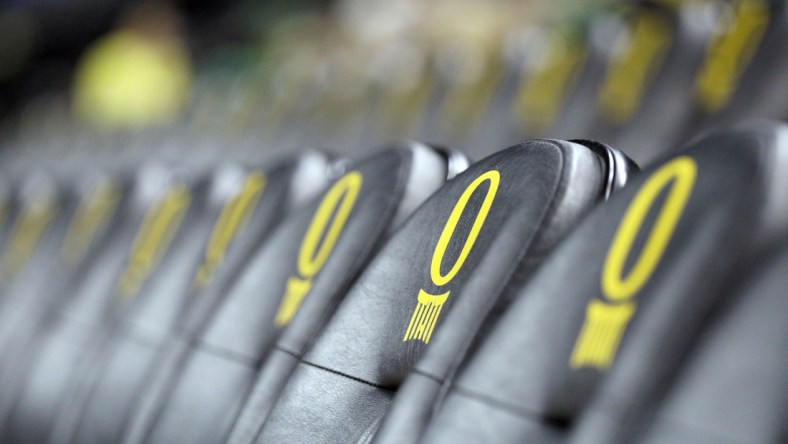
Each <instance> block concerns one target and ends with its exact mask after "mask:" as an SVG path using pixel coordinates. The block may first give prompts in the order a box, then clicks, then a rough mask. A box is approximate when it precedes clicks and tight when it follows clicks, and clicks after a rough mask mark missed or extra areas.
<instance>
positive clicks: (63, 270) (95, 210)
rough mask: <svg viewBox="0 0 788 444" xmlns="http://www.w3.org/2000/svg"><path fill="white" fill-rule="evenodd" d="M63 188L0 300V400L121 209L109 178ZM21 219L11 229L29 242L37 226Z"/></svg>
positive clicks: (117, 188) (117, 187)
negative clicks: (0, 358) (24, 262)
mask: <svg viewBox="0 0 788 444" xmlns="http://www.w3.org/2000/svg"><path fill="white" fill-rule="evenodd" d="M63 188H65V189H64V190H63V191H62V193H60V194H61V195H62V196H61V197H60V198H58V199H57V202H54V201H53V202H52V208H50V210H48V211H51V212H54V213H56V214H49V215H47V214H45V213H46V211H45V212H41V213H40V214H39V216H38V217H39V218H42V217H43V218H49V222H48V225H49V226H50V228H49V229H46V230H43V229H42V231H41V233H40V235H38V236H33V237H38V241H37V242H34V243H33V242H30V241H31V239H30V238H29V239H28V241H27V242H28V243H32V244H35V245H37V246H36V247H35V248H34V251H33V252H32V254H31V255H30V258H29V260H28V262H29V264H28V265H27V266H26V267H24V268H25V269H24V271H23V272H22V273H20V275H19V276H18V278H16V279H14V280H13V281H12V282H11V284H10V286H9V287H7V288H6V289H5V291H4V294H3V296H2V298H3V310H2V311H0V353H2V354H3V355H4V356H14V357H15V359H12V360H4V361H3V363H2V366H0V391H2V393H3V394H4V396H3V397H4V398H5V397H6V396H9V394H11V393H13V391H14V389H15V387H14V384H15V378H16V377H17V376H18V374H19V370H20V369H21V368H23V367H24V366H23V365H22V364H23V363H24V362H25V361H26V359H25V358H26V357H27V356H28V351H29V349H30V348H31V341H34V339H35V338H36V337H37V334H38V333H39V331H41V330H43V329H45V328H46V324H47V322H48V321H49V318H50V316H51V315H52V313H54V311H55V310H57V309H58V308H59V307H61V306H62V304H64V303H66V302H67V301H68V299H69V296H70V295H69V294H68V293H67V292H64V291H63V288H64V287H68V286H69V285H72V283H73V282H74V280H75V279H78V277H79V276H80V275H81V273H82V272H83V271H84V267H85V265H86V264H87V263H89V262H90V257H91V256H92V255H93V254H94V253H95V252H96V251H98V250H99V249H100V248H101V247H102V245H104V244H105V243H106V242H107V239H108V238H109V236H110V228H112V227H114V226H116V225H117V223H118V218H119V212H118V211H117V209H118V208H119V206H121V205H122V201H123V198H124V195H125V190H124V189H123V186H122V184H121V183H120V182H119V181H117V180H115V178H111V177H109V176H107V175H103V174H98V175H86V176H85V177H82V178H80V180H78V181H73V182H71V183H65V184H64V186H63ZM55 207H57V208H58V209H57V210H56V209H55ZM25 213H26V212H25V211H23V212H22V213H20V214H21V216H20V218H19V219H18V220H15V222H14V225H15V226H18V227H22V226H25V227H26V228H27V236H30V230H37V229H39V228H40V227H41V225H39V224H38V223H37V222H36V221H35V220H32V219H35V218H36V216H33V215H32V214H28V215H24V214H25ZM37 227H39V228H37ZM23 231H24V230H16V229H14V233H13V234H11V236H12V237H13V238H14V239H15V240H14V241H13V242H12V244H14V243H17V240H18V239H19V238H20V237H25V233H23ZM9 245H11V244H9ZM13 249H14V247H11V249H10V250H9V254H12V253H10V251H11V250H13ZM20 366H21V367H20ZM11 397H12V396H11Z"/></svg>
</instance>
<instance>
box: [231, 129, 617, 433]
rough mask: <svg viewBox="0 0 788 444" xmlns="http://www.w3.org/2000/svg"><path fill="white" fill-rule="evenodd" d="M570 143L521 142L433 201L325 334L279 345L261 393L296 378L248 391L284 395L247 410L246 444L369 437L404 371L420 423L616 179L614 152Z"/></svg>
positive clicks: (408, 225) (386, 250)
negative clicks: (250, 425)
mask: <svg viewBox="0 0 788 444" xmlns="http://www.w3.org/2000/svg"><path fill="white" fill-rule="evenodd" d="M581 143H582V142H578V143H573V142H565V141H557V140H533V141H528V142H525V143H522V144H521V145H517V146H514V147H511V148H509V149H506V150H503V151H501V152H499V153H497V154H495V155H492V156H490V157H487V158H486V159H484V160H481V161H479V162H477V163H475V164H474V165H472V166H471V167H470V168H469V169H468V170H467V171H466V172H464V173H463V174H461V175H459V176H458V177H456V178H455V179H454V180H452V181H451V182H450V183H448V184H446V185H445V186H444V187H443V188H441V189H440V190H439V191H438V192H437V193H436V194H435V195H433V196H432V197H431V198H430V199H429V200H428V201H427V202H426V203H425V204H424V206H422V207H421V208H420V210H419V211H417V212H416V213H415V214H414V215H413V217H412V218H411V219H410V220H408V222H407V223H406V224H405V225H404V226H403V227H402V229H401V230H400V231H399V232H398V233H397V234H396V235H395V236H394V237H393V238H392V239H391V240H390V241H389V243H388V244H387V245H386V246H385V247H384V249H383V250H382V251H381V253H380V254H379V255H378V257H377V258H376V259H375V261H373V262H372V263H371V264H370V265H369V267H368V268H367V269H366V270H365V272H364V273H363V274H362V275H361V276H360V277H359V279H358V280H357V282H356V283H355V285H354V286H353V288H352V289H351V290H350V292H349V293H348V295H347V297H346V298H345V300H344V301H342V304H341V305H340V306H339V308H338V309H337V312H336V314H335V315H334V317H332V318H331V319H330V321H329V322H328V323H327V324H326V327H325V328H324V329H323V331H322V332H319V334H316V333H318V332H315V331H314V328H313V329H312V330H310V329H309V328H308V326H307V325H308V324H307V325H305V326H302V329H303V331H304V332H308V333H310V334H309V335H305V336H303V337H298V336H295V337H288V336H289V335H284V336H283V341H280V344H279V348H278V350H277V352H276V353H278V361H275V362H272V365H276V366H278V367H279V368H278V369H273V370H272V373H275V372H279V373H280V375H279V376H278V377H277V376H276V375H272V374H266V372H267V371H268V370H269V368H268V367H266V368H264V373H263V374H262V379H261V382H264V381H265V380H266V378H267V377H270V376H273V377H272V378H271V380H272V381H274V382H275V383H278V384H282V383H283V382H284V379H286V377H287V375H288V374H289V373H290V370H291V369H293V368H294V371H293V372H292V376H291V377H290V379H289V381H287V383H286V385H284V386H283V387H281V388H280V387H276V386H275V385H268V386H267V387H262V388H261V387H260V386H258V387H257V388H256V390H266V391H269V393H270V395H269V402H270V400H273V398H274V397H275V394H276V393H278V392H279V391H281V395H280V396H279V397H278V400H277V401H276V403H275V405H274V406H273V408H271V407H269V406H266V405H264V404H262V403H258V404H257V406H253V408H255V409H256V410H257V411H254V412H253V413H252V415H253V414H258V415H261V416H265V414H266V413H267V412H268V410H269V409H270V415H268V417H267V420H266V421H265V423H264V424H263V425H262V429H261V431H260V432H259V435H258V436H257V441H260V442H356V441H365V440H368V439H369V438H370V437H371V436H372V434H373V433H374V431H375V429H376V427H377V426H378V423H379V421H380V420H381V418H382V417H383V415H384V414H385V412H386V410H387V409H388V407H389V405H390V404H391V401H392V398H393V397H394V394H395V391H396V390H397V389H398V388H399V387H400V384H402V382H403V381H404V380H405V378H406V376H408V374H409V373H410V372H411V371H414V372H416V373H418V374H419V376H413V377H414V378H415V379H414V380H413V383H412V384H413V386H414V387H416V390H412V391H408V392H407V393H406V394H403V396H404V399H403V401H402V402H403V404H404V403H408V402H412V403H413V405H414V408H415V409H416V410H417V412H415V414H413V415H412V416H410V417H411V418H415V420H416V421H420V422H422V423H423V422H426V421H427V420H428V418H429V412H430V405H431V403H432V402H433V400H434V398H435V396H437V394H438V392H439V391H440V389H441V382H442V381H443V380H444V379H445V378H448V377H450V375H451V372H452V370H453V365H454V363H455V361H456V359H458V358H460V357H461V356H462V354H463V353H464V352H465V350H466V348H467V346H468V344H469V342H470V341H471V339H472V338H473V336H474V334H475V333H476V331H477V329H478V328H479V327H480V325H482V324H483V322H484V320H485V318H486V317H487V316H488V315H490V316H492V317H494V316H496V312H498V311H500V310H501V309H502V308H503V307H504V306H505V305H506V304H507V303H508V301H509V299H510V297H511V292H510V291H508V290H509V287H508V286H507V285H511V283H518V282H522V281H523V280H525V279H527V278H528V276H529V275H530V274H531V273H532V272H533V270H534V269H535V268H536V266H537V265H538V264H539V263H540V262H541V260H542V259H543V258H544V256H545V255H547V254H548V253H549V252H550V250H551V249H552V247H553V246H554V245H555V244H556V243H557V242H559V241H560V239H562V238H563V237H564V235H565V234H566V233H567V232H568V231H569V230H571V229H572V227H573V226H574V225H575V223H576V222H577V221H578V220H579V219H580V218H581V217H582V216H583V215H584V214H585V213H586V212H587V211H588V210H589V209H590V208H591V207H592V206H593V205H595V204H596V203H597V202H598V201H599V200H601V199H602V198H603V197H604V196H605V194H606V193H607V192H610V191H612V189H613V188H615V187H616V186H617V185H620V184H621V182H623V181H624V180H625V178H626V174H627V168H628V165H629V164H628V163H627V162H626V160H625V159H624V158H623V157H620V155H618V154H616V156H618V157H617V158H618V160H619V161H618V162H616V163H615V164H611V163H608V157H607V156H608V155H611V156H612V155H613V153H614V152H613V151H612V150H610V149H609V148H604V147H599V146H598V145H596V144H594V143H587V144H588V145H589V146H591V147H593V148H592V149H589V147H588V146H584V145H583V144H581ZM490 313H492V314H490ZM303 321H309V319H303ZM288 333H289V332H288ZM285 339H286V340H287V341H285ZM433 349H434V350H435V353H433V354H430V353H427V355H425V356H424V357H425V358H428V359H426V360H424V361H419V362H420V363H419V364H417V361H418V359H419V357H420V356H422V355H423V354H424V353H425V352H427V351H428V350H433ZM304 352H306V354H305V355H304V356H303V358H301V360H300V362H298V357H299V356H300V355H302V354H303V353H304ZM288 355H289V356H288ZM288 360H289V363H288ZM414 366H415V367H414ZM416 373H412V375H415V374H416ZM270 382H271V381H269V383H270ZM256 393H257V392H256ZM400 414H402V415H409V414H410V412H408V411H407V409H405V410H404V411H402V412H401V413H400ZM406 422H407V420H406ZM421 425H422V424H418V423H417V424H414V427H417V428H418V427H420V426H421ZM246 433H249V430H247V431H246ZM248 437H250V438H253V434H249V435H248Z"/></svg>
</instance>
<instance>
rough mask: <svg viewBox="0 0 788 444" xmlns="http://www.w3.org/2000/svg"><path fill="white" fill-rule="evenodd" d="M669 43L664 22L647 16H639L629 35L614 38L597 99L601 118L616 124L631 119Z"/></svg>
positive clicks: (668, 25)
mask: <svg viewBox="0 0 788 444" xmlns="http://www.w3.org/2000/svg"><path fill="white" fill-rule="evenodd" d="M672 40H673V38H672V35H671V28H670V24H669V23H668V21H667V19H665V18H663V17H660V16H658V15H654V14H648V13H642V14H640V15H639V16H638V17H637V18H636V20H635V22H634V24H633V26H632V28H631V31H630V32H628V33H623V34H622V35H621V36H620V37H619V38H618V40H617V41H616V44H615V47H614V52H613V54H614V55H613V57H612V58H611V60H610V64H609V65H608V68H607V75H606V76H605V80H604V82H603V84H602V88H601V89H600V90H599V94H598V96H597V100H598V101H599V105H600V107H601V108H602V109H603V110H604V111H605V114H604V115H605V117H607V118H608V119H610V120H611V121H613V122H616V123H624V122H626V121H627V120H629V119H630V118H631V117H632V115H633V114H634V113H635V111H637V109H638V107H639V106H640V102H641V100H642V98H643V94H644V92H645V90H646V88H647V86H648V84H649V82H650V81H651V79H652V78H653V77H654V73H655V72H657V71H658V70H659V67H660V66H661V65H662V61H663V60H664V58H665V55H666V53H667V51H668V48H669V47H670V43H671V41H672Z"/></svg>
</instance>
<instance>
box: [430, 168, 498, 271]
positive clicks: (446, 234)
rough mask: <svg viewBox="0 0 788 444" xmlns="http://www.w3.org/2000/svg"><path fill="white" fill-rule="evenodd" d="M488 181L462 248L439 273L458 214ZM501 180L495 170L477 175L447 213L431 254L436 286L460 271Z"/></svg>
mask: <svg viewBox="0 0 788 444" xmlns="http://www.w3.org/2000/svg"><path fill="white" fill-rule="evenodd" d="M485 181H489V182H490V187H489V188H488V189H487V194H486V195H485V196H484V201H483V202H482V206H481V208H480V209H479V212H478V213H477V214H476V219H475V220H474V221H473V226H472V227H471V231H470V233H468V237H467V238H466V239H465V244H464V245H463V246H462V250H461V251H460V255H459V256H458V257H457V261H456V262H454V265H453V266H452V267H451V269H450V270H449V272H448V273H446V274H445V275H444V274H441V263H442V261H443V256H444V255H445V254H446V248H447V247H448V246H449V241H451V237H452V235H453V234H454V231H455V230H456V229H457V223H458V222H459V220H460V216H462V213H463V212H464V211H465V206H466V205H467V204H468V200H470V198H471V196H472V195H473V193H474V192H475V191H476V189H477V188H479V186H480V185H481V184H482V182H485ZM500 181H501V174H500V173H499V172H498V171H496V170H491V171H488V172H486V173H484V174H482V175H481V176H479V177H477V178H476V179H475V180H474V181H473V182H471V184H470V185H468V188H466V189H465V191H464V192H463V193H462V196H460V199H459V200H458V201H457V204H456V205H455V206H454V209H453V210H452V212H451V214H450V215H449V220H448V221H446V225H445V226H444V227H443V232H442V233H441V235H440V238H438V245H437V246H436V247H435V252H434V253H433V254H432V264H431V266H430V276H431V277H432V281H433V282H434V283H435V285H437V286H439V287H440V286H442V285H445V284H446V283H448V282H449V281H451V280H452V279H453V278H454V276H455V275H457V273H458V272H459V271H460V268H462V265H463V263H465V260H466V259H467V258H468V254H469V253H470V251H471V248H473V244H474V243H475V242H476V237H477V236H478V235H479V231H481V229H482V226H483V225H484V221H485V219H487V214H488V213H489V212H490V206H492V203H493V200H494V199H495V193H496V192H497V191H498V184H499V183H500Z"/></svg>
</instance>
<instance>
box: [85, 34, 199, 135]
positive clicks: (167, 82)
mask: <svg viewBox="0 0 788 444" xmlns="http://www.w3.org/2000/svg"><path fill="white" fill-rule="evenodd" d="M190 70H191V67H190V63H189V57H188V54H187V52H186V50H185V49H184V48H183V47H182V46H181V45H179V44H178V43H177V42H175V41H171V40H165V39H160V38H159V39H155V40H154V39H153V38H151V37H147V36H145V35H142V34H140V33H138V32H134V31H127V30H123V31H116V32H114V33H112V34H110V35H108V36H107V37H104V38H103V39H101V40H99V41H98V42H97V43H96V44H95V45H94V46H93V47H92V48H90V49H88V51H87V52H86V53H85V55H84V56H83V58H82V60H81V62H80V65H79V67H78V69H77V73H76V79H75V85H74V107H75V111H76V113H77V114H78V115H79V117H81V118H83V119H85V120H87V121H89V122H91V123H94V124H96V125H99V126H101V127H104V128H107V129H126V128H139V127H145V126H152V125H163V124H167V123H170V122H172V121H173V120H175V119H176V118H177V117H178V115H179V114H180V112H181V111H182V109H183V108H184V105H185V102H186V99H187V94H188V92H189V85H190V82H191V72H190Z"/></svg>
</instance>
